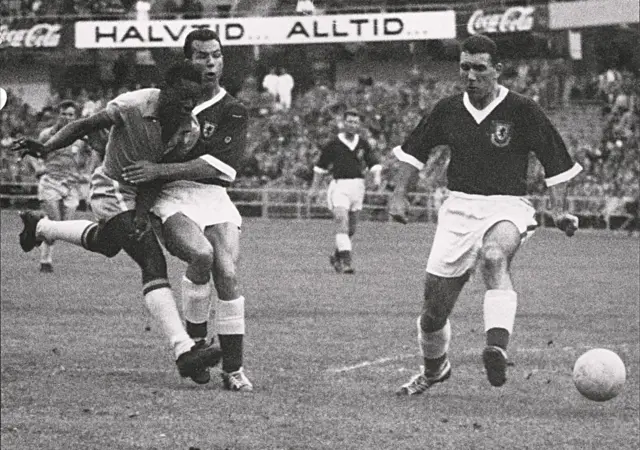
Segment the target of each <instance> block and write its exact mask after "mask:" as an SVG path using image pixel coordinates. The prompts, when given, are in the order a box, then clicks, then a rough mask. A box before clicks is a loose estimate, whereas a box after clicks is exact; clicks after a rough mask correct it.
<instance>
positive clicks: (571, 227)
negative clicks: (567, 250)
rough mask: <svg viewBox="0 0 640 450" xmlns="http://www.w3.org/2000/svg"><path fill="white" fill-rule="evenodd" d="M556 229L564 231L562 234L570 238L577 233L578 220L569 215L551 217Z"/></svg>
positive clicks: (562, 214)
mask: <svg viewBox="0 0 640 450" xmlns="http://www.w3.org/2000/svg"><path fill="white" fill-rule="evenodd" d="M553 222H554V223H555V224H556V227H558V228H559V229H561V230H562V231H564V234H566V235H567V236H569V237H571V236H573V235H574V234H575V232H576V231H578V223H579V220H578V218H577V217H576V216H574V215H573V214H569V213H561V214H558V215H556V216H554V217H553Z"/></svg>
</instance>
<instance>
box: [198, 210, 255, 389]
mask: <svg viewBox="0 0 640 450" xmlns="http://www.w3.org/2000/svg"><path fill="white" fill-rule="evenodd" d="M205 234H206V236H207V238H208V239H209V241H210V242H211V244H212V246H213V249H214V255H215V256H214V263H213V266H212V273H213V282H214V284H215V287H216V291H217V293H218V300H217V302H216V314H215V321H216V330H217V332H218V339H219V340H220V347H221V348H222V353H223V356H222V379H223V382H224V385H225V388H226V389H229V390H233V391H251V390H253V385H252V384H251V382H250V381H249V379H248V378H247V377H246V375H245V374H244V370H243V356H244V333H245V319H244V302H245V299H244V297H243V296H242V295H241V294H240V291H239V289H238V279H237V275H236V270H237V263H238V257H239V255H240V229H239V228H238V225H237V224H236V223H231V222H225V223H219V224H215V225H211V226H208V227H207V228H205Z"/></svg>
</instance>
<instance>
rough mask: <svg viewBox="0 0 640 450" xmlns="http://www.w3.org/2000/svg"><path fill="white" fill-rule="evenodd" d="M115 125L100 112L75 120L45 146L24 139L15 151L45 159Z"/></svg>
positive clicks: (106, 115)
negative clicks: (61, 149) (85, 137)
mask: <svg viewBox="0 0 640 450" xmlns="http://www.w3.org/2000/svg"><path fill="white" fill-rule="evenodd" d="M113 124H114V120H113V119H112V118H111V117H110V116H109V115H108V114H107V112H106V111H100V112H98V113H96V114H94V115H92V116H90V117H87V118H83V119H78V120H74V121H73V122H71V123H69V124H68V125H65V126H64V127H62V128H61V129H60V130H59V131H58V132H57V133H56V134H54V135H53V136H52V137H51V138H50V139H48V140H47V141H46V142H45V143H44V144H42V143H40V142H38V141H35V140H33V139H22V140H20V141H19V142H18V143H17V144H16V145H15V146H14V147H13V150H14V151H21V152H22V155H23V156H24V155H31V156H35V157H38V158H40V157H44V156H46V155H47V154H48V153H51V152H53V151H55V150H58V149H60V148H63V147H67V146H69V145H71V144H73V143H74V142H75V141H76V140H78V139H80V138H82V137H83V136H85V135H87V134H89V133H92V132H94V131H97V130H100V129H102V128H108V127H110V126H111V125H113Z"/></svg>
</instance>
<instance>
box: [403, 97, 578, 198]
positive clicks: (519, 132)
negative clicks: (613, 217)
mask: <svg viewBox="0 0 640 450" xmlns="http://www.w3.org/2000/svg"><path fill="white" fill-rule="evenodd" d="M439 145H446V146H448V147H449V148H450V150H451V159H450V162H449V166H448V168H447V181H448V188H449V189H450V190H452V191H459V192H465V193H467V194H480V195H517V196H521V195H526V193H527V192H526V186H527V183H526V177H527V166H528V162H529V153H530V152H533V153H534V154H535V156H536V157H537V158H538V160H539V161H540V162H541V163H542V166H543V167H544V171H545V177H546V182H547V185H549V186H551V185H553V184H557V183H561V182H564V181H568V180H569V179H571V178H573V177H574V176H575V175H576V174H577V173H579V172H580V170H581V169H582V168H581V167H580V165H578V164H575V163H574V162H573V160H572V159H571V156H570V155H569V153H568V151H567V148H566V146H565V144H564V142H563V140H562V137H561V136H560V134H559V133H558V131H557V130H556V128H555V127H554V126H553V124H552V123H551V122H550V121H549V119H548V118H547V117H546V115H545V114H544V112H543V111H542V109H541V108H540V107H539V106H538V105H537V104H536V103H535V102H534V101H533V100H531V99H529V98H527V97H524V96H522V95H519V94H516V93H513V92H510V91H509V90H508V89H506V88H504V87H501V89H500V95H499V96H498V98H497V99H496V100H494V102H492V103H491V104H490V105H488V106H487V107H486V108H485V109H483V110H477V109H476V108H474V107H473V105H471V103H470V102H469V99H468V96H467V94H466V93H464V94H458V95H454V96H451V97H447V98H445V99H443V100H441V101H440V102H438V103H437V104H436V106H435V107H434V109H433V111H432V112H431V114H429V115H427V116H425V117H424V118H423V119H422V121H421V122H420V123H419V124H418V126H417V127H416V128H415V129H414V130H413V132H412V133H411V134H410V135H409V137H408V138H407V139H406V141H405V142H404V143H403V144H402V146H401V147H400V148H396V149H394V153H395V154H396V156H397V157H398V159H400V160H401V161H405V162H408V163H410V164H413V165H414V166H416V167H417V168H418V169H421V168H422V167H423V165H424V163H425V162H426V161H427V159H428V157H429V154H430V151H431V150H432V149H433V148H434V147H436V146H439Z"/></svg>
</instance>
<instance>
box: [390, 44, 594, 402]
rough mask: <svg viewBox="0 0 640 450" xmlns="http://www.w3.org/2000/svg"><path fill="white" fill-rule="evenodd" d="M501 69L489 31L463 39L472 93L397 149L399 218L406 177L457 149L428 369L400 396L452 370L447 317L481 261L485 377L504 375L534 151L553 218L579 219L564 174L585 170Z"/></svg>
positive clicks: (438, 255) (430, 118)
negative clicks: (502, 79)
mask: <svg viewBox="0 0 640 450" xmlns="http://www.w3.org/2000/svg"><path fill="white" fill-rule="evenodd" d="M501 71H502V65H501V64H500V62H499V61H498V60H497V47H496V44H495V43H494V42H493V41H492V40H491V39H490V38H488V37H486V36H482V35H475V36H472V37H470V38H468V39H466V40H465V41H464V42H463V44H462V51H461V54H460V76H461V81H462V83H463V84H464V86H465V92H464V93H463V94H459V95H454V96H451V97H448V98H445V99H443V100H441V101H440V102H438V104H437V105H436V106H435V107H434V109H433V111H432V112H431V113H430V114H428V115H427V116H426V117H424V118H423V119H422V121H421V122H420V123H419V124H418V126H417V127H416V128H415V130H414V131H413V132H412V133H411V134H410V135H409V137H408V138H407V139H406V141H405V142H404V143H403V144H402V145H401V146H400V147H396V148H395V149H394V154H395V155H396V157H397V158H398V159H399V160H400V161H401V162H402V163H403V164H401V167H400V170H399V172H398V176H397V180H396V188H395V190H394V194H393V196H392V198H391V202H390V208H389V209H390V211H389V212H390V214H391V216H392V217H393V218H394V219H396V220H397V221H400V222H402V223H406V220H407V219H406V215H405V211H406V206H405V194H406V192H405V191H406V189H407V186H408V185H409V180H410V179H411V178H412V177H413V176H414V175H415V173H416V172H417V171H418V170H420V169H422V167H423V166H424V164H425V162H426V161H427V159H428V158H429V154H430V152H431V149H433V148H434V147H436V146H438V145H446V146H448V147H449V149H450V151H451V158H450V162H449V165H448V167H447V181H448V188H449V190H450V194H449V197H448V198H447V200H445V202H444V203H443V204H442V206H441V207H440V210H439V213H438V226H437V229H436V234H435V236H434V240H433V245H432V247H431V252H430V255H429V259H428V261H427V276H426V282H425V288H424V304H423V308H422V313H421V315H420V316H419V317H418V323H417V328H418V339H419V342H420V349H421V351H422V355H423V357H424V370H423V371H422V372H421V373H419V374H417V375H416V376H414V377H413V378H411V379H410V380H409V381H408V382H407V383H405V384H404V385H402V386H401V388H400V389H399V391H398V394H399V395H414V394H420V393H422V392H424V391H425V390H427V389H428V388H430V387H431V386H432V385H434V384H436V383H439V382H442V381H445V380H446V379H448V378H449V376H450V374H451V364H450V363H449V360H448V358H447V351H448V348H449V342H450V340H451V326H450V323H449V315H450V313H451V310H452V309H453V307H454V305H455V303H456V301H457V299H458V296H459V294H460V292H461V290H462V288H463V286H464V285H465V283H466V282H467V281H468V279H469V275H470V273H471V272H472V271H473V270H475V269H476V267H477V268H478V269H479V272H480V273H481V275H482V277H483V279H484V283H485V287H486V292H485V295H484V308H483V313H484V328H485V331H486V347H485V349H484V351H483V354H482V358H483V362H484V366H485V369H486V373H487V378H488V379H489V382H490V384H491V385H492V386H502V385H503V384H504V383H505V382H506V369H507V353H506V349H507V344H508V342H509V337H510V335H511V332H512V330H513V324H514V321H515V315H516V307H517V298H518V297H517V294H516V291H515V288H514V286H513V283H512V280H511V274H510V269H509V266H510V263H511V260H512V259H513V257H514V255H515V253H516V252H517V250H518V248H519V247H520V245H521V244H522V243H523V242H524V241H525V240H526V239H527V238H528V237H529V236H530V235H531V234H532V232H533V230H534V229H535V228H536V226H537V223H536V221H535V210H534V208H533V206H532V205H531V204H530V203H529V202H528V201H527V200H526V199H525V198H524V196H525V195H526V193H527V192H526V176H527V164H528V161H529V154H530V153H533V154H534V155H535V156H536V157H537V159H538V160H539V161H540V162H541V163H542V166H543V167H544V170H545V177H546V179H545V180H546V184H547V186H548V187H549V190H550V193H551V199H552V204H553V218H554V221H555V223H556V225H557V226H558V227H559V228H560V229H562V230H563V231H564V232H565V233H566V234H567V235H569V236H571V235H573V233H574V232H575V231H576V229H577V227H578V218H577V217H575V216H573V215H571V214H569V213H568V212H567V211H566V210H565V206H564V205H565V201H564V199H565V196H566V182H567V181H569V180H570V179H572V178H573V177H574V176H576V175H577V174H578V173H579V172H580V171H581V170H582V168H581V167H580V165H579V164H576V163H575V162H574V161H573V160H572V158H571V156H570V155H569V153H568V152H567V148H566V146H565V144H564V142H563V141H562V138H561V137H560V135H559V133H558V131H557V130H556V129H555V128H554V126H553V125H552V124H551V122H550V121H549V119H547V117H546V116H545V114H544V112H543V111H542V110H541V108H540V107H539V106H538V105H537V104H536V103H534V102H533V101H532V100H530V99H528V98H525V97H523V96H521V95H518V94H516V93H513V92H510V91H509V90H508V89H507V88H505V87H504V86H501V85H500V84H499V83H498V78H499V76H500V73H501Z"/></svg>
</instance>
